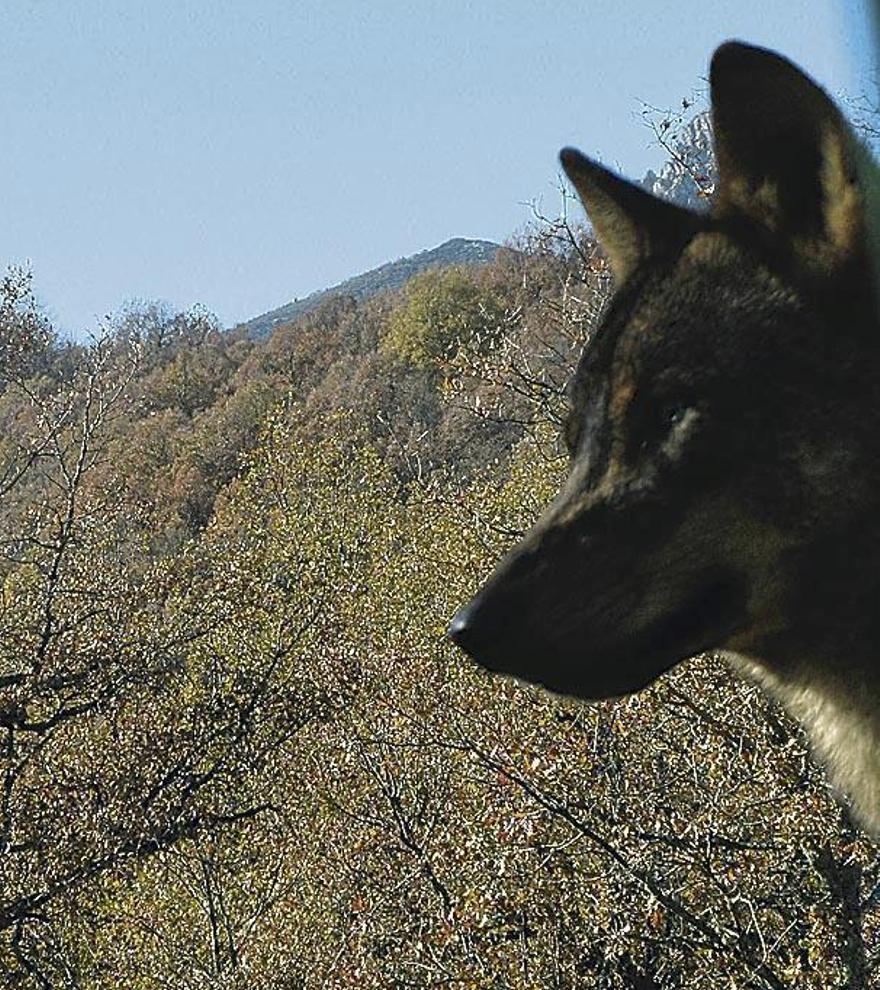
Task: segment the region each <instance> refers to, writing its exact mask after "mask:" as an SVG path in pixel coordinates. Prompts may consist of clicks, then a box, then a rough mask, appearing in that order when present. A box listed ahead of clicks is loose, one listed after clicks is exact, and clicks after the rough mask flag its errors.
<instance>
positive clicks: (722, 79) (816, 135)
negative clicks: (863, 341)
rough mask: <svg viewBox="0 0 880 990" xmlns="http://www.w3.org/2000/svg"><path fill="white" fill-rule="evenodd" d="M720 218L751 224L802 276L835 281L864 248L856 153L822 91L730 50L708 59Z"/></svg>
mask: <svg viewBox="0 0 880 990" xmlns="http://www.w3.org/2000/svg"><path fill="white" fill-rule="evenodd" d="M710 78H711V88H712V119H713V125H714V131H715V156H716V159H717V162H718V175H719V180H718V193H717V197H716V205H715V210H714V213H715V215H716V216H719V217H725V216H730V215H739V216H742V215H745V216H746V217H748V218H749V219H750V220H752V221H754V222H756V223H757V224H759V225H760V226H761V227H762V228H764V229H765V230H767V231H769V232H770V233H771V234H772V235H775V237H776V239H777V243H779V244H787V245H790V250H791V252H792V257H791V259H790V260H791V263H792V264H793V266H794V268H795V270H796V271H798V272H800V273H802V274H806V275H830V274H833V273H834V272H836V271H838V270H839V269H840V268H841V266H842V265H844V264H845V263H846V262H848V261H850V260H852V259H853V258H855V257H856V256H857V255H858V254H859V253H860V251H861V250H862V248H863V245H864V238H865V219H864V206H863V201H862V194H861V191H860V187H859V183H858V179H857V174H856V165H857V161H856V159H857V156H858V152H857V147H856V142H855V139H854V137H853V136H852V133H851V131H850V129H849V126H848V125H847V123H846V121H845V120H844V118H843V116H842V114H841V113H840V111H839V110H838V109H837V107H836V106H835V105H834V104H833V103H832V102H831V100H830V98H829V97H828V95H827V94H826V93H825V92H824V90H822V89H820V87H819V86H817V85H816V84H815V83H814V82H813V81H812V80H811V79H809V78H808V77H807V76H806V75H804V73H803V72H801V71H800V69H798V68H797V67H796V66H794V65H793V64H792V63H791V62H789V61H788V59H785V58H783V57H782V56H781V55H777V54H776V53H775V52H770V51H767V50H766V49H764V48H756V47H753V46H752V45H745V44H742V43H740V42H734V41H731V42H727V44H724V45H722V46H721V47H720V48H719V49H718V50H717V51H716V52H715V55H714V56H713V58H712V67H711V72H710Z"/></svg>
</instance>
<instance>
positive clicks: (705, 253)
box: [682, 231, 740, 265]
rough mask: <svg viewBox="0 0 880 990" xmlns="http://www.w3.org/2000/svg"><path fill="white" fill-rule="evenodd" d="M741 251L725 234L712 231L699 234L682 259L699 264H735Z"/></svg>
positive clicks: (683, 253) (686, 249) (684, 252)
mask: <svg viewBox="0 0 880 990" xmlns="http://www.w3.org/2000/svg"><path fill="white" fill-rule="evenodd" d="M739 257H740V251H739V249H738V248H737V247H736V246H735V245H734V243H733V242H732V241H731V240H730V238H729V237H726V236H725V235H724V234H720V233H718V232H715V231H712V232H708V233H704V234H697V236H696V237H695V238H694V239H693V240H692V241H691V242H690V244H688V246H687V247H686V248H685V249H684V251H683V252H682V259H683V260H686V261H690V262H694V263H696V264H698V265H723V264H734V263H736V262H737V261H738V260H739Z"/></svg>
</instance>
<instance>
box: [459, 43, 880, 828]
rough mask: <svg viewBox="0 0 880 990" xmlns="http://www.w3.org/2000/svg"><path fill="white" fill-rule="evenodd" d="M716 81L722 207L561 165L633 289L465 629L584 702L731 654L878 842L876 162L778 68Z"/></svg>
mask: <svg viewBox="0 0 880 990" xmlns="http://www.w3.org/2000/svg"><path fill="white" fill-rule="evenodd" d="M711 89H712V112H713V124H714V135H715V153H716V158H717V163H718V169H719V182H718V189H717V194H716V197H715V201H714V205H713V209H712V211H711V213H710V214H708V215H698V214H695V213H692V212H689V211H687V210H684V209H681V208H679V207H677V206H675V205H673V204H670V203H667V202H663V201H661V200H659V199H656V198H655V197H653V196H651V195H649V194H648V193H646V192H645V191H644V190H642V189H641V188H639V187H637V186H635V185H633V184H630V183H628V182H626V181H625V180H623V179H621V178H619V177H618V176H616V175H614V174H613V173H612V172H610V171H608V170H606V169H605V168H603V167H602V166H600V165H598V164H597V163H595V162H593V161H591V160H590V159H588V158H585V157H584V156H583V155H581V154H580V153H579V152H577V151H574V150H572V149H565V150H564V151H563V152H562V153H561V160H562V164H563V167H564V169H565V171H566V173H567V175H568V177H569V179H570V180H571V182H572V184H573V185H574V187H575V188H576V189H577V191H578V194H579V195H580V198H581V200H582V202H583V204H584V206H585V208H586V210H587V212H588V214H589V216H590V218H591V220H592V223H593V227H594V229H595V232H596V234H597V236H598V238H599V240H600V242H601V243H602V245H603V247H604V250H605V252H606V255H607V257H608V259H609V263H610V265H611V268H612V270H613V272H614V275H615V281H616V286H617V288H616V292H615V294H614V296H613V298H612V300H611V302H610V304H609V307H608V309H607V312H606V314H605V317H604V319H603V322H602V324H601V326H600V327H599V328H598V330H597V331H596V333H595V335H594V337H593V339H592V341H591V342H590V344H589V346H588V347H587V348H586V350H585V352H584V354H583V356H582V358H581V361H580V364H579V367H578V369H577V372H576V374H575V377H574V380H573V382H572V384H571V388H570V395H571V413H570V417H569V421H568V425H567V428H566V441H567V443H568V446H569V449H570V452H571V470H570V474H569V476H568V479H567V481H566V483H565V484H564V486H563V488H562V491H561V492H560V493H559V496H558V497H557V498H556V500H555V501H554V502H553V503H552V504H551V505H550V506H549V507H548V508H547V510H546V511H545V513H544V514H543V516H542V518H541V519H540V520H539V522H538V523H537V524H536V525H535V527H534V528H533V529H532V530H531V531H530V532H529V533H528V534H527V536H526V537H525V538H524V539H523V541H522V542H521V543H520V544H519V546H517V547H516V548H515V549H514V550H513V551H512V552H511V553H510V554H509V555H508V556H507V557H506V559H505V560H503V561H502V562H501V563H500V564H499V565H498V567H497V569H496V570H495V572H494V574H493V575H492V576H491V577H490V579H489V581H488V582H487V583H486V585H485V586H484V587H483V589H482V590H481V591H480V592H479V593H478V594H477V596H476V597H475V598H474V599H473V600H472V601H471V602H470V603H469V604H467V605H466V606H464V607H463V608H462V609H460V610H459V612H458V613H457V614H456V616H455V618H454V619H453V622H452V625H451V627H450V635H451V637H452V638H453V640H455V642H457V643H458V644H459V645H460V646H462V647H463V648H464V649H465V650H466V651H467V652H468V653H470V654H471V655H472V656H473V657H474V658H475V659H476V660H477V661H478V662H479V663H480V664H482V665H483V666H485V667H487V668H489V669H491V670H497V671H502V672H505V673H509V674H513V675H515V676H517V677H521V678H524V679H526V680H530V681H534V682H538V683H541V684H544V685H545V686H547V687H548V688H550V689H552V690H554V691H558V692H561V693H565V694H569V695H575V696H578V697H581V698H593V699H594V698H603V697H609V696H617V695H623V694H627V693H630V692H633V691H637V690H639V689H641V688H643V687H644V686H646V685H647V684H649V683H651V682H652V681H653V680H654V679H655V678H657V677H658V676H659V675H660V674H662V673H663V672H664V671H666V670H668V669H669V668H670V667H672V666H674V665H675V664H676V663H678V662H679V661H681V660H683V659H685V658H687V657H689V656H692V655H694V654H696V653H700V652H704V651H707V650H718V651H724V652H725V653H726V654H727V656H728V657H729V658H730V660H731V662H732V663H733V664H734V666H735V667H736V668H738V669H739V670H740V671H741V672H742V673H744V674H746V675H747V676H749V677H752V678H754V679H756V680H757V681H758V682H759V683H760V684H761V685H763V686H764V688H765V689H766V690H767V691H769V692H770V693H771V694H773V695H774V696H775V697H777V698H778V699H780V700H781V701H782V703H783V704H784V705H786V706H787V707H788V709H789V710H790V711H791V712H792V713H793V715H794V716H795V717H796V718H798V719H800V720H801V722H802V723H803V724H804V726H805V727H806V729H807V731H808V733H809V735H810V737H811V738H812V740H813V743H814V745H815V748H816V750H817V751H818V753H819V754H820V756H821V757H822V758H823V759H824V760H825V762H826V763H827V764H828V766H829V768H830V770H831V773H832V776H833V778H834V780H835V781H836V782H837V784H838V785H839V787H840V788H841V789H842V790H843V791H845V792H846V793H847V794H848V795H850V797H851V800H852V803H853V806H854V808H855V811H856V813H857V815H858V817H859V818H860V819H861V821H862V822H863V823H864V824H865V825H866V826H867V827H868V828H869V829H871V830H873V831H874V832H875V833H876V832H878V831H880V659H878V651H880V327H878V296H877V287H878V279H877V277H876V274H875V271H874V259H875V258H876V257H877V255H878V252H877V251H876V250H875V249H874V244H873V238H874V237H875V236H876V235H875V232H874V226H875V225H874V224H873V223H872V218H873V217H875V216H876V214H877V208H876V201H875V197H876V195H877V193H876V190H877V182H876V172H875V170H874V167H873V165H872V164H871V163H870V162H869V160H868V157H867V155H866V153H865V152H864V150H863V149H862V147H861V146H860V145H859V143H858V142H857V141H856V140H855V138H854V136H853V134H852V132H851V130H850V128H849V126H848V124H847V123H846V121H845V120H844V118H843V116H842V115H841V113H840V112H839V111H838V109H837V108H836V107H835V106H834V104H833V103H832V101H831V100H830V99H829V98H828V96H827V95H826V94H825V92H824V91H823V90H822V89H820V87H819V86H817V85H816V84H815V83H814V82H813V81H812V80H810V79H809V78H807V76H805V75H804V74H803V73H802V72H801V71H800V70H799V69H798V68H796V67H795V66H794V65H793V64H792V63H791V62H789V61H788V60H786V59H785V58H783V57H781V56H780V55H777V54H775V53H773V52H769V51H766V50H764V49H760V48H755V47H752V46H749V45H745V44H741V43H737V42H729V43H727V44H725V45H723V46H722V47H721V48H719V49H718V51H716V53H715V55H714V57H713V60H712V67H711Z"/></svg>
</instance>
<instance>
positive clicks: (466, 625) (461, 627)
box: [446, 605, 473, 650]
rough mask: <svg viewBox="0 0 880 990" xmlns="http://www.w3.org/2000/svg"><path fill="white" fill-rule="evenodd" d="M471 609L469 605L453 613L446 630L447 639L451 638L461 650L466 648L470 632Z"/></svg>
mask: <svg viewBox="0 0 880 990" xmlns="http://www.w3.org/2000/svg"><path fill="white" fill-rule="evenodd" d="M472 611H473V610H472V609H471V606H470V605H462V607H461V608H460V609H459V610H458V611H457V612H456V613H455V615H453V617H452V621H451V622H450V623H449V628H448V629H447V630H446V637H447V639H451V640H452V642H453V643H455V645H456V646H460V647H461V648H462V649H463V650H466V649H467V644H468V640H469V638H470V634H471V631H472V629H471V617H472Z"/></svg>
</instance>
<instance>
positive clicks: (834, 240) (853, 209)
mask: <svg viewBox="0 0 880 990" xmlns="http://www.w3.org/2000/svg"><path fill="white" fill-rule="evenodd" d="M822 158H823V163H822V189H823V192H824V193H825V203H826V208H825V226H826V229H827V232H828V240H829V241H830V243H831V246H832V247H833V248H835V249H836V250H837V252H838V253H839V256H840V258H846V257H848V256H850V255H852V254H853V253H854V252H855V251H857V250H858V248H859V246H860V243H861V241H862V238H863V237H864V221H863V217H864V202H863V200H862V196H861V192H860V190H859V188H858V186H857V185H856V183H854V182H853V181H852V178H851V177H850V174H849V169H848V168H847V156H846V149H845V148H844V147H843V145H842V141H841V137H840V135H839V134H837V133H836V131H835V129H834V128H831V127H829V128H827V129H826V131H825V134H824V135H823V138H822Z"/></svg>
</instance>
